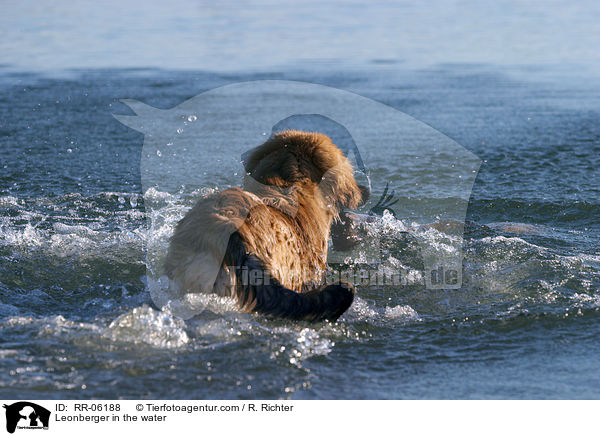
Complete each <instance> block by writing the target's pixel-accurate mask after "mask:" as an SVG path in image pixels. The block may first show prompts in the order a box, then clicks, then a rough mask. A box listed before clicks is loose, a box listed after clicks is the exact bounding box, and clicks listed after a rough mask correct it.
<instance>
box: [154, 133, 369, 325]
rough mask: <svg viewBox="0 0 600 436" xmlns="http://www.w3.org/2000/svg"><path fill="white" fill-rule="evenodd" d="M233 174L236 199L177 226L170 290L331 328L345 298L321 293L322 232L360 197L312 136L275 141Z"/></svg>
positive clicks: (220, 200) (327, 289)
mask: <svg viewBox="0 0 600 436" xmlns="http://www.w3.org/2000/svg"><path fill="white" fill-rule="evenodd" d="M243 164H244V167H245V170H246V176H245V179H244V189H243V190H242V189H240V188H235V187H233V188H228V189H225V190H223V191H221V192H218V193H215V194H212V195H210V196H207V197H205V198H202V199H200V200H199V201H198V202H197V203H196V205H195V206H194V207H193V208H192V209H191V210H190V211H189V212H188V213H187V214H186V216H185V217H184V218H183V219H182V220H181V221H180V222H179V223H178V224H177V226H176V228H175V231H174V234H173V236H172V237H171V239H170V245H169V251H168V254H167V257H166V261H165V273H166V275H167V276H168V278H169V281H170V283H171V285H172V286H175V287H177V289H179V290H181V292H184V293H198V292H202V293H214V294H217V295H220V296H228V297H232V298H234V299H235V300H236V301H237V303H238V305H239V308H240V310H241V311H242V312H257V313H260V314H263V315H266V316H268V317H275V318H282V319H290V320H306V321H332V322H333V321H336V320H337V319H338V318H339V317H340V316H341V315H342V314H343V313H344V312H345V311H346V310H347V309H348V308H349V307H350V305H351V304H352V302H353V299H354V288H353V286H352V285H350V284H348V283H344V282H338V283H332V284H325V283H324V281H325V275H326V268H327V249H328V240H329V237H330V229H331V225H332V222H333V221H334V220H337V219H339V216H340V213H343V211H344V210H345V209H355V208H357V207H359V206H360V205H362V204H363V203H364V202H365V201H366V200H367V198H368V189H367V188H365V187H363V186H359V185H358V184H357V183H356V180H355V179H354V170H353V167H352V164H351V163H350V162H349V160H348V159H347V158H346V156H345V155H344V154H343V153H342V151H341V150H340V149H339V148H338V147H337V146H336V145H334V144H333V143H332V141H331V139H330V138H329V137H328V136H326V135H323V134H320V133H310V132H302V131H297V130H287V131H283V132H280V133H277V134H275V135H273V136H272V137H271V138H270V139H268V140H267V141H266V142H265V143H264V144H262V145H259V146H258V147H256V148H254V149H253V150H251V151H250V152H249V153H246V155H245V156H244V160H243Z"/></svg>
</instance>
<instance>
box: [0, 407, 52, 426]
mask: <svg viewBox="0 0 600 436" xmlns="http://www.w3.org/2000/svg"><path fill="white" fill-rule="evenodd" d="M4 408H5V409H6V431H8V432H9V433H14V432H15V430H16V429H19V430H42V429H43V430H48V425H49V423H50V411H49V410H48V409H46V408H44V407H42V406H40V405H38V404H35V403H31V402H29V401H19V402H17V403H13V404H10V405H6V404H5V405H4Z"/></svg>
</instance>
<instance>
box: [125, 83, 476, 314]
mask: <svg viewBox="0 0 600 436" xmlns="http://www.w3.org/2000/svg"><path fill="white" fill-rule="evenodd" d="M122 102H123V103H125V104H126V105H127V106H129V107H130V108H131V109H132V110H133V112H134V113H135V115H115V117H116V118H117V119H118V120H119V121H121V122H122V123H123V124H125V125H127V126H129V127H131V128H133V129H136V130H138V131H140V132H142V133H143V134H144V146H143V149H142V157H141V178H142V188H143V191H144V200H145V207H146V212H147V216H148V218H149V238H148V239H147V261H146V265H147V269H148V277H149V281H150V286H149V289H150V294H151V296H152V298H153V300H154V302H155V303H156V304H157V306H159V307H165V306H167V305H168V306H169V307H170V308H171V309H173V308H174V307H178V308H179V315H180V316H182V317H184V318H186V317H190V316H193V315H194V314H195V313H197V312H198V311H199V310H200V309H198V308H195V307H194V306H193V304H191V303H190V302H189V301H190V297H191V295H190V294H187V293H185V292H183V293H182V292H181V290H177V289H172V288H171V287H169V284H168V280H166V278H165V277H164V276H162V274H163V265H164V260H165V255H166V251H167V247H168V245H169V242H168V241H169V237H170V235H171V233H172V231H173V228H174V226H175V224H176V223H177V221H179V219H181V218H182V217H183V216H184V215H185V214H186V213H187V212H188V211H189V210H190V208H191V207H192V206H193V205H194V204H195V202H196V201H197V200H198V199H199V198H200V197H202V196H206V195H210V194H211V193H213V192H216V191H219V190H222V189H224V188H226V187H229V186H239V185H241V184H243V185H244V186H245V187H247V186H251V187H252V191H253V192H261V183H260V182H259V181H257V180H253V179H252V177H250V175H249V174H246V171H245V168H244V158H245V156H247V155H248V152H249V151H250V150H253V149H254V148H255V147H257V146H258V145H260V144H262V143H264V142H265V141H266V140H267V139H268V138H269V137H270V136H271V135H273V134H276V133H278V132H280V131H283V130H286V129H295V130H303V131H312V132H319V133H324V134H326V135H328V136H329V137H330V138H331V139H332V142H333V143H334V144H336V145H337V146H338V147H339V148H340V149H341V150H342V151H343V152H344V153H345V154H346V156H347V157H348V158H349V159H350V160H351V162H352V163H353V165H354V167H355V169H356V171H355V178H356V179H357V182H359V183H361V184H363V185H367V186H368V187H369V188H370V190H371V192H372V194H371V199H370V202H369V203H368V204H367V205H366V206H365V207H364V208H363V209H361V210H358V211H350V212H349V213H348V215H347V216H345V218H346V217H348V220H347V221H345V223H347V222H349V221H354V220H355V218H357V221H358V222H360V225H359V226H360V229H359V230H358V232H357V235H356V236H357V237H356V243H355V244H348V245H349V247H342V245H343V244H338V246H339V247H341V249H336V239H335V232H334V230H335V229H334V230H332V239H333V249H330V250H329V253H328V258H327V261H328V264H329V266H330V267H331V268H330V270H329V271H328V272H327V273H328V274H329V275H331V274H333V275H335V274H338V277H342V275H343V274H346V276H347V277H351V278H352V279H351V280H350V281H352V282H353V283H355V284H357V285H358V286H361V283H367V284H368V285H370V286H379V284H380V283H383V284H384V285H386V284H390V286H392V287H393V286H402V284H403V283H413V282H414V281H415V273H414V271H415V270H419V271H421V273H420V275H419V277H417V280H418V281H420V282H422V283H423V286H424V287H425V288H428V289H441V288H445V289H459V288H460V287H461V285H462V260H463V252H462V237H463V230H464V221H465V216H466V211H467V206H468V203H469V198H470V194H471V189H472V185H473V182H474V180H475V177H476V174H477V171H478V169H479V166H480V163H481V161H480V159H479V158H478V157H477V156H475V155H474V154H472V153H471V152H469V151H468V150H467V149H465V148H464V147H462V146H461V145H460V144H458V143H456V142H455V141H454V140H452V139H451V138H448V137H447V136H445V135H444V134H442V133H440V132H438V131H437V130H435V129H433V128H432V127H430V126H428V125H426V124H424V123H422V122H420V121H418V120H416V119H414V118H412V117H410V116H409V115H407V114H405V113H403V112H401V111H398V110H396V109H394V108H392V107H390V106H387V105H384V104H382V103H379V102H376V101H374V100H371V99H369V98H365V97H362V96H360V95H357V94H354V93H351V92H347V91H343V90H340V89H335V88H331V87H327V86H322V85H316V84H311V83H303V82H293V81H280V80H264V81H253V82H242V83H236V84H232V85H227V86H223V87H220V88H216V89H212V90H209V91H207V92H204V93H202V94H199V95H197V96H196V97H193V98H191V99H189V100H187V101H185V102H183V103H181V104H180V105H178V106H176V107H174V108H172V109H167V110H163V109H157V108H154V107H152V106H149V105H147V104H144V103H142V102H139V101H135V100H122ZM325 178H326V177H324V180H325ZM264 191H265V192H266V191H269V192H270V194H269V195H268V196H264V198H263V201H265V202H267V203H268V204H269V206H271V207H275V208H278V209H279V210H281V211H283V212H285V213H286V214H288V215H290V216H294V214H295V213H296V210H295V208H296V205H295V203H294V201H295V200H296V199H295V197H294V196H295V192H294V190H293V189H290V190H286V189H278V190H277V189H273V187H268V189H267V188H265V189H264ZM392 191H393V192H392ZM353 214H354V215H353ZM241 222H243V221H241ZM344 225H346V224H344ZM233 231H235V229H230V232H233ZM361 232H362V233H361ZM228 239H229V235H222V237H221V238H219V240H220V241H222V243H221V244H220V245H221V246H215V247H211V250H212V253H213V254H214V255H215V256H214V257H215V259H216V258H218V257H219V256H221V258H223V257H224V256H225V252H226V248H227V241H228ZM407 252H410V253H413V258H412V260H411V262H412V263H414V265H412V264H411V265H408V266H407V265H406V264H407V262H405V259H403V258H402V257H403V255H404V253H407ZM417 257H418V262H415V261H414V260H415V258H417ZM211 262H212V263H211ZM211 262H207V261H203V262H202V263H201V264H202V266H203V269H204V271H203V272H202V273H203V274H205V275H206V276H207V277H210V279H209V280H208V281H210V280H213V281H216V280H217V278H218V274H219V269H220V265H221V262H220V261H219V260H218V259H216V260H214V261H211ZM409 263H410V262H409ZM334 278H335V277H334ZM248 279H249V280H250V279H251V277H249V278H248ZM256 279H257V280H264V278H256ZM398 283H399V284H400V285H398Z"/></svg>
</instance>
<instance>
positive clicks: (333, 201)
mask: <svg viewBox="0 0 600 436" xmlns="http://www.w3.org/2000/svg"><path fill="white" fill-rule="evenodd" d="M319 189H320V190H321V192H322V193H323V195H324V197H325V200H326V201H327V203H328V205H330V206H332V207H335V209H336V213H337V212H338V211H340V210H341V209H343V208H347V209H356V208H357V207H358V206H360V205H361V204H362V203H363V191H362V190H361V188H360V187H359V186H358V185H357V184H356V180H354V171H353V169H352V165H351V164H350V162H348V161H347V160H346V159H344V160H342V161H341V162H340V163H339V164H338V165H336V166H335V167H333V168H330V169H329V170H327V171H326V172H325V174H324V175H323V178H322V179H321V183H319Z"/></svg>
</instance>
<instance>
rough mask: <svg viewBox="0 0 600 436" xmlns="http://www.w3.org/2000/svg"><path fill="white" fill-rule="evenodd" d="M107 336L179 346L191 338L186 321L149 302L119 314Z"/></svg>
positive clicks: (121, 339)
mask: <svg viewBox="0 0 600 436" xmlns="http://www.w3.org/2000/svg"><path fill="white" fill-rule="evenodd" d="M103 336H104V337H106V338H108V339H110V340H112V341H116V342H130V343H133V344H147V345H151V346H153V347H157V348H178V347H182V346H184V345H185V344H187V343H188V342H189V341H190V339H189V337H188V335H187V333H186V331H185V322H184V321H183V320H181V319H179V318H177V317H175V316H173V315H171V314H169V313H168V312H166V311H160V312H159V311H156V310H154V309H152V308H151V307H149V306H146V305H143V306H141V307H136V308H135V309H132V310H130V311H129V312H126V313H124V314H123V315H121V316H119V317H118V318H117V319H115V320H114V321H113V322H112V323H111V324H110V325H109V326H108V327H107V328H106V330H105V331H104V333H103Z"/></svg>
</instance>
